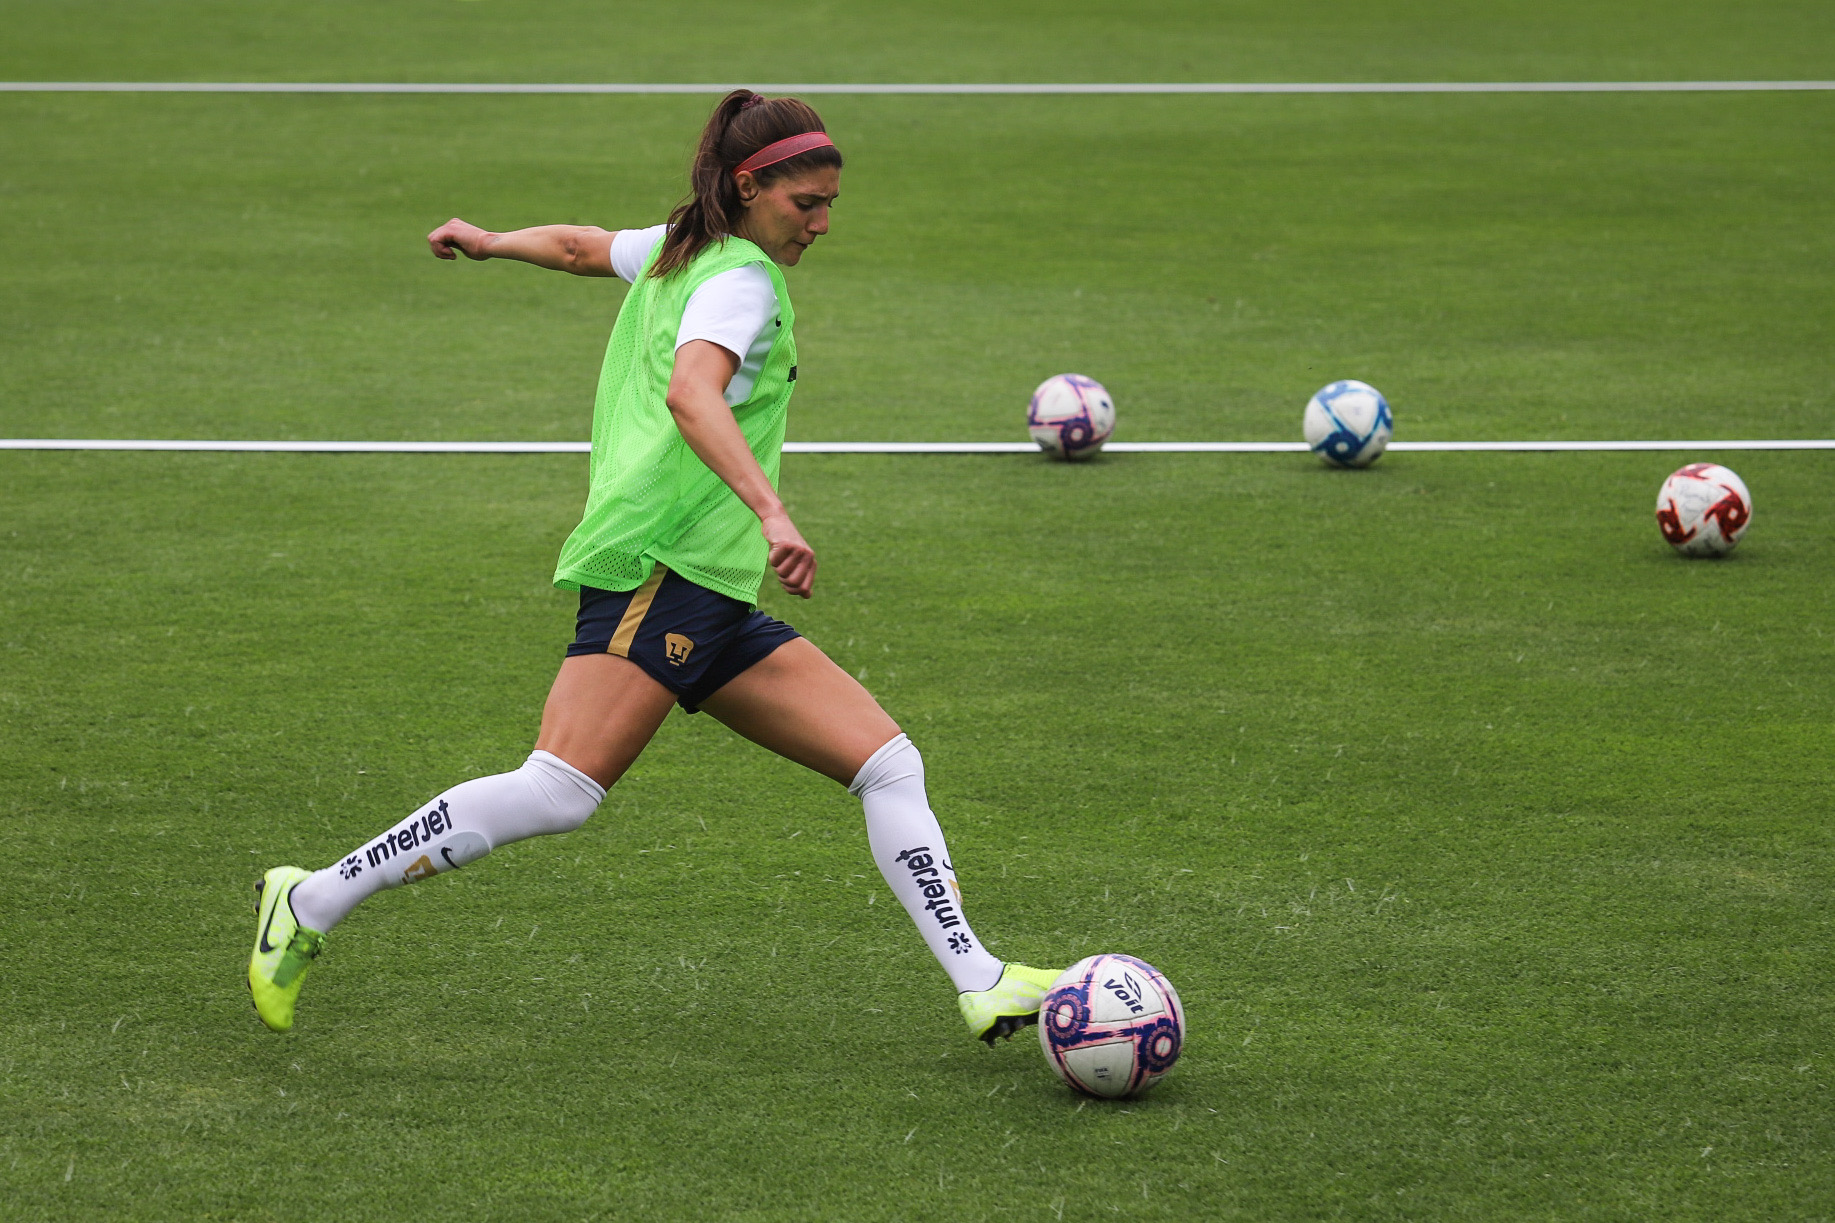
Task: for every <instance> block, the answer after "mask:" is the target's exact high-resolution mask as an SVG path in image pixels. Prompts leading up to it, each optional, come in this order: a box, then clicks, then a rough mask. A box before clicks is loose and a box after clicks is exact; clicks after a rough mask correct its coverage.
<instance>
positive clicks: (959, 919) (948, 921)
mask: <svg viewBox="0 0 1835 1223" xmlns="http://www.w3.org/2000/svg"><path fill="white" fill-rule="evenodd" d="M847 790H848V793H849V794H853V795H855V796H857V797H858V798H859V799H860V802H861V804H862V805H863V806H864V807H866V812H867V844H868V845H869V846H871V847H872V850H873V861H874V862H875V863H877V864H878V866H879V873H880V874H882V875H884V876H885V878H886V883H887V884H889V885H890V886H891V888H892V894H893V895H894V896H896V897H898V899H899V903H900V904H902V905H904V906H905V912H907V913H909V914H911V920H912V921H914V922H916V923H917V928H918V932H919V933H920V934H922V935H923V936H924V941H925V942H926V943H928V944H930V953H931V954H932V955H934V956H936V957H937V962H938V963H939V964H941V965H943V971H944V972H947V973H948V974H949V979H950V980H951V981H953V982H955V985H956V989H957V991H959V992H966V991H969V990H983V989H992V988H993V987H994V984H995V983H996V982H997V981H999V980H1000V973H1001V969H1002V967H1003V965H1002V964H1001V962H1000V961H999V960H997V959H995V958H994V957H993V956H992V955H990V954H989V953H988V951H987V950H986V949H985V948H984V947H982V945H981V944H980V943H979V942H977V941H976V939H975V933H974V931H972V930H970V929H969V924H968V918H966V917H964V916H963V914H962V889H961V888H960V887H958V886H957V884H956V868H955V867H953V866H951V865H950V858H949V848H948V846H946V845H944V844H943V829H942V826H941V825H939V824H938V823H937V817H936V816H935V815H933V814H931V811H930V800H929V798H928V797H926V796H925V794H924V758H923V757H922V756H920V755H918V750H917V748H915V747H913V746H912V744H911V740H909V739H907V738H906V737H905V736H904V735H900V736H898V737H897V738H896V739H893V740H892V741H891V742H890V743H887V744H886V745H885V746H884V747H882V748H880V749H879V750H878V751H876V752H874V753H873V755H872V756H871V757H869V758H868V759H867V762H866V763H865V764H863V765H861V766H860V772H859V773H858V774H857V775H856V776H855V777H854V784H853V785H851V786H849V787H848V788H847Z"/></svg>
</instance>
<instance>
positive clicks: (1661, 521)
mask: <svg viewBox="0 0 1835 1223" xmlns="http://www.w3.org/2000/svg"><path fill="white" fill-rule="evenodd" d="M1751 525H1752V494H1751V493H1749V492H1747V491H1746V483H1745V481H1743V480H1741V479H1740V478H1739V477H1738V476H1736V475H1734V474H1733V473H1732V472H1731V471H1729V470H1727V469H1726V468H1725V467H1722V466H1721V465H1720V464H1718V463H1690V464H1689V465H1688V466H1687V467H1684V468H1682V469H1681V470H1680V471H1678V472H1676V473H1675V474H1674V475H1672V476H1670V478H1669V479H1667V480H1665V481H1663V487H1662V488H1661V489H1659V490H1658V492H1657V526H1658V527H1660V528H1662V531H1663V538H1664V539H1667V540H1668V541H1669V542H1670V543H1671V544H1672V545H1674V547H1675V549H1676V551H1678V552H1680V553H1682V555H1684V556H1725V555H1726V554H1727V553H1729V552H1731V551H1733V548H1734V545H1736V544H1737V543H1739V538H1740V536H1742V535H1744V534H1745V533H1746V528H1747V527H1749V526H1751Z"/></svg>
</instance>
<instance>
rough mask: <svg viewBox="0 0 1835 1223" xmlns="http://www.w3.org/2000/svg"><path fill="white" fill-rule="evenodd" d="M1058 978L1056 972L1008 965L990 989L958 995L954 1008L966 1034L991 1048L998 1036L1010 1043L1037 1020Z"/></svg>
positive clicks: (1020, 965)
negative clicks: (965, 1022)
mask: <svg viewBox="0 0 1835 1223" xmlns="http://www.w3.org/2000/svg"><path fill="white" fill-rule="evenodd" d="M1057 979H1058V973H1057V971H1056V970H1055V969H1048V968H1027V967H1026V966H1025V965H1024V964H1008V965H1007V966H1006V967H1005V968H1003V969H1002V970H1001V973H1000V980H998V981H996V982H994V988H993V989H984V990H980V991H979V992H965V993H961V994H958V995H956V1005H958V1006H960V1007H961V1008H962V1018H964V1019H966V1020H967V1021H968V1030H969V1034H970V1035H971V1036H974V1037H976V1038H978V1039H980V1040H985V1041H987V1042H988V1044H989V1045H990V1046H992V1045H993V1043H994V1041H995V1039H996V1038H997V1037H1001V1036H1005V1037H1007V1038H1008V1039H1009V1040H1011V1039H1012V1037H1013V1034H1014V1033H1015V1032H1017V1031H1019V1030H1020V1029H1021V1028H1023V1027H1026V1026H1027V1025H1029V1024H1035V1023H1037V1022H1038V1021H1039V1004H1040V1003H1041V1002H1043V1001H1044V1000H1045V993H1046V991H1047V990H1049V989H1050V988H1051V983H1052V982H1053V981H1056V980H1057Z"/></svg>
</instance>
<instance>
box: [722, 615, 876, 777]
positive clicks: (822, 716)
mask: <svg viewBox="0 0 1835 1223" xmlns="http://www.w3.org/2000/svg"><path fill="white" fill-rule="evenodd" d="M701 708H702V710H704V711H705V712H707V713H709V714H712V715H713V716H714V717H716V718H718V719H719V720H720V721H721V722H724V723H725V724H726V725H727V726H730V727H732V728H733V729H734V730H735V731H737V732H739V733H740V734H742V735H744V736H745V737H746V738H748V739H750V740H751V741H752V742H754V743H756V744H758V745H759V746H760V747H766V748H769V749H771V750H772V751H774V752H776V753H777V754H778V755H780V756H783V757H785V758H786V759H789V760H794V761H796V762H797V763H798V764H800V765H803V766H805V767H807V768H811V769H814V770H815V771H816V772H818V773H821V774H822V775H823V776H825V777H832V778H834V779H835V780H836V781H838V782H840V783H841V784H842V785H844V786H845V785H847V784H849V783H850V782H852V781H853V780H854V777H855V775H856V774H858V773H859V772H860V766H861V765H863V764H865V763H866V762H867V758H868V757H869V756H871V755H872V754H873V753H874V752H876V751H878V750H879V749H880V748H882V747H884V746H885V745H886V743H887V742H888V741H890V740H891V739H893V738H895V737H896V736H897V735H898V723H897V722H894V721H893V720H892V717H891V715H890V714H888V713H887V712H886V711H885V710H883V709H881V708H880V707H879V702H878V701H876V700H874V699H873V694H872V693H870V692H868V691H867V690H866V689H865V688H863V687H861V685H860V681H858V680H856V679H855V678H854V677H853V676H851V675H849V674H848V673H847V672H846V671H843V670H842V669H841V668H840V667H838V666H836V665H835V664H834V662H833V661H832V660H831V659H830V658H829V657H828V655H826V654H824V653H823V652H822V651H821V650H819V649H817V648H816V647H815V645H814V644H812V643H811V642H810V641H809V640H808V639H807V638H804V637H798V638H797V639H796V640H794V641H786V642H785V643H784V644H783V645H781V646H779V647H778V648H777V649H775V650H773V651H771V653H769V654H767V655H766V656H765V657H764V658H762V659H760V660H759V661H758V662H757V663H755V664H753V665H752V666H750V667H748V668H746V669H745V670H744V671H742V672H741V673H740V674H739V675H738V676H736V677H735V678H734V679H732V680H731V681H729V682H728V683H726V684H725V685H723V686H722V687H721V689H720V690H719V691H718V692H716V693H714V694H713V695H712V696H710V697H708V698H707V699H706V700H704V701H702V702H701Z"/></svg>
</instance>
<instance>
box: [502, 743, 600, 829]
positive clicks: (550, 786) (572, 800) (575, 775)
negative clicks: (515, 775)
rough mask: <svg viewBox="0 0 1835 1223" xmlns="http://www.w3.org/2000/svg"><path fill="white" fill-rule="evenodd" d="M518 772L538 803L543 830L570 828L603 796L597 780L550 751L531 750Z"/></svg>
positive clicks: (594, 808)
mask: <svg viewBox="0 0 1835 1223" xmlns="http://www.w3.org/2000/svg"><path fill="white" fill-rule="evenodd" d="M521 772H522V774H523V777H524V779H525V780H526V781H527V782H528V783H529V789H530V792H531V794H532V795H534V796H535V798H536V801H537V802H538V803H539V805H540V807H541V823H542V825H543V828H542V831H543V832H547V833H557V832H573V831H574V830H576V829H578V828H579V827H580V826H581V825H583V824H585V823H586V821H587V820H588V819H589V818H591V816H592V813H593V812H595V811H597V810H598V809H599V804H600V803H601V802H603V801H604V800H605V790H604V789H603V788H602V787H601V786H600V785H599V783H598V782H596V781H594V780H593V779H592V778H590V777H588V776H587V775H586V774H584V773H582V772H581V771H580V770H578V769H576V768H574V767H573V766H572V765H570V764H568V763H567V762H566V761H565V760H562V759H561V758H560V757H559V756H556V755H553V754H552V753H549V752H543V751H537V752H533V753H531V754H530V756H529V759H528V760H526V761H524V762H523V766H522V769H521Z"/></svg>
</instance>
